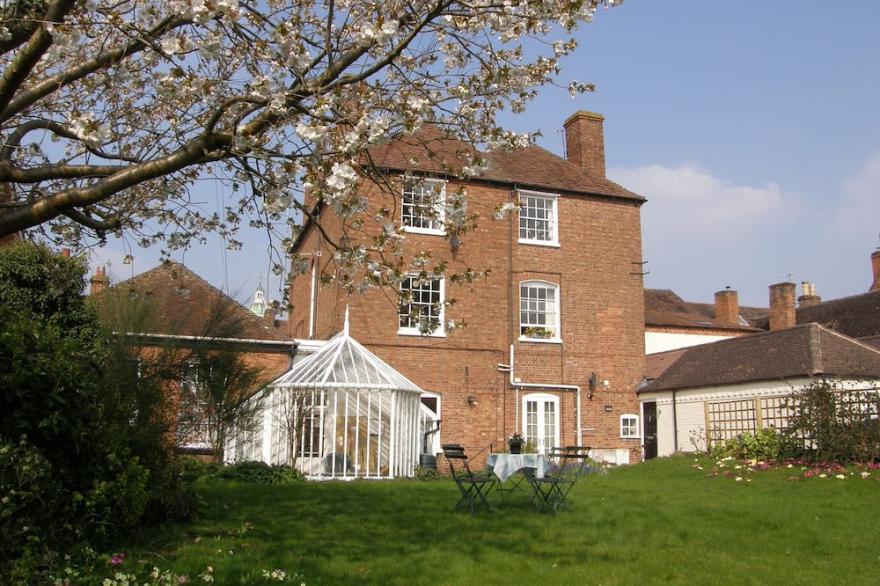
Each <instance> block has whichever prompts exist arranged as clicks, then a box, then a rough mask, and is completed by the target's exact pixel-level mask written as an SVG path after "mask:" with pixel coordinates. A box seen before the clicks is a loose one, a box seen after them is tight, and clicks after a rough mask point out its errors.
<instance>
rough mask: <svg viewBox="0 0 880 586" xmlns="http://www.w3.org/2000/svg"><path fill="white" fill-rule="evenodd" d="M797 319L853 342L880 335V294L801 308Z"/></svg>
mask: <svg viewBox="0 0 880 586" xmlns="http://www.w3.org/2000/svg"><path fill="white" fill-rule="evenodd" d="M796 315H797V323H799V324H800V323H809V322H816V323H819V324H822V325H823V326H825V327H827V328H831V329H833V330H836V331H838V332H841V333H843V334H846V335H847V336H851V337H853V338H864V337H866V336H876V335H880V290H877V291H869V292H868V293H862V294H860V295H853V296H851V297H841V298H840V299H830V300H828V301H823V302H822V303H819V304H818V305H812V306H810V307H802V308H799V309H798V310H797V314H796ZM765 327H766V326H765Z"/></svg>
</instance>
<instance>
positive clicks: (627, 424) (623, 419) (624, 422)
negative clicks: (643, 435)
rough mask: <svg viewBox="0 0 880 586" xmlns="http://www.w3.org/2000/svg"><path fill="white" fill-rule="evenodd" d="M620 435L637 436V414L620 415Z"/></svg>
mask: <svg viewBox="0 0 880 586" xmlns="http://www.w3.org/2000/svg"><path fill="white" fill-rule="evenodd" d="M620 437H622V438H634V437H635V438H637V437H640V436H639V416H638V415H631V414H628V413H627V414H624V415H621V416H620Z"/></svg>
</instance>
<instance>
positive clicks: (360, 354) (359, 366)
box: [269, 314, 422, 393]
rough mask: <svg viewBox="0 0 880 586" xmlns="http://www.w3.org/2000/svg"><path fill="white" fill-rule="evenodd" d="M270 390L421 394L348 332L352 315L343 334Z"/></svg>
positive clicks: (295, 365)
mask: <svg viewBox="0 0 880 586" xmlns="http://www.w3.org/2000/svg"><path fill="white" fill-rule="evenodd" d="M269 386H270V387H275V388H310V389H313V388H324V387H345V388H352V389H370V390H382V389H388V390H397V391H411V392H415V393H421V392H422V389H421V387H419V386H418V385H417V384H415V383H414V382H412V381H411V380H409V379H408V378H406V377H405V376H403V375H402V374H400V373H399V372H397V371H396V370H395V369H394V368H392V367H391V366H389V365H388V363H386V362H385V361H384V360H382V359H381V358H379V357H378V356H376V355H375V354H373V353H372V352H370V351H369V350H367V349H366V348H364V347H363V346H362V345H361V344H360V343H358V342H357V341H356V340H355V339H354V338H352V337H351V336H350V335H349V333H348V315H347V314H346V324H345V328H344V329H343V331H342V332H340V333H338V334H336V335H335V336H334V337H332V338H330V339H329V340H327V342H325V343H324V344H323V345H322V346H321V348H320V349H319V350H318V351H317V352H315V353H314V354H312V355H311V356H309V357H308V358H306V359H305V360H303V361H302V362H297V363H296V364H294V365H293V367H292V368H291V369H290V370H289V371H288V372H287V373H285V374H284V375H282V376H281V377H280V378H278V379H277V380H275V382H273V383H272V384H271V385H269Z"/></svg>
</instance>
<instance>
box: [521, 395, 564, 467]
mask: <svg viewBox="0 0 880 586" xmlns="http://www.w3.org/2000/svg"><path fill="white" fill-rule="evenodd" d="M530 401H535V402H537V403H538V404H539V408H538V417H539V418H540V417H541V416H542V415H544V414H545V413H546V407H545V406H546V404H547V403H553V404H554V409H553V414H554V416H555V421H554V422H553V425H554V429H553V445H552V446H547V445H541V444H540V442H539V441H538V440H537V438H534V437H532V436H531V435H529V426H528V422H529V410H528V404H529V402H530ZM521 407H522V435H523V438H525V440H526V441H533V442H534V443H535V445H536V447H537V448H538V452H540V453H542V454H546V453H547V452H549V451H550V450H551V449H552V448H556V447H559V446H560V445H561V443H560V439H559V438H560V437H561V436H560V429H559V428H560V426H561V425H562V413H561V412H560V409H561V407H562V402H561V401H560V400H559V396H557V395H552V394H550V393H528V394H526V395H523V397H522V405H521ZM537 425H538V426H539V428H540V426H541V421H540V420H539V421H538V422H537Z"/></svg>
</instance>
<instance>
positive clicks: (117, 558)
mask: <svg viewBox="0 0 880 586" xmlns="http://www.w3.org/2000/svg"><path fill="white" fill-rule="evenodd" d="M124 561H125V554H124V553H114V554H113V557H111V558H110V565H111V566H118V565H120V564H122V563H123V562H124Z"/></svg>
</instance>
